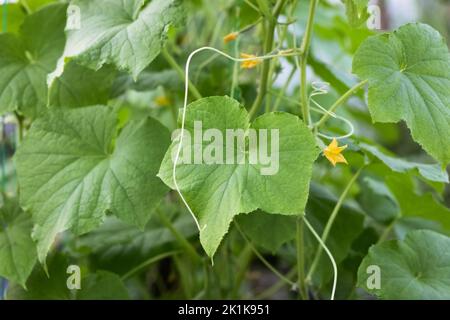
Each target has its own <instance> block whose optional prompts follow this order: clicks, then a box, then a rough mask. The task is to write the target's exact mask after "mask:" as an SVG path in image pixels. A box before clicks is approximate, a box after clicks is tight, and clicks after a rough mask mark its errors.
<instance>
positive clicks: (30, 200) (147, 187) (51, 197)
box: [15, 106, 170, 262]
mask: <svg viewBox="0 0 450 320" xmlns="http://www.w3.org/2000/svg"><path fill="white" fill-rule="evenodd" d="M117 124H118V121H117V115H116V114H115V113H114V112H112V110H111V109H110V108H107V107H103V106H95V107H87V108H81V109H73V110H62V109H54V110H53V111H52V112H49V113H47V114H46V116H45V117H42V118H39V119H37V120H36V121H35V122H34V123H33V125H32V127H31V129H30V131H29V133H28V135H27V136H26V138H25V139H24V141H23V143H22V144H21V146H20V148H19V149H18V151H17V155H16V159H15V160H16V165H17V174H18V179H19V184H20V186H21V193H20V201H21V204H22V206H23V207H24V208H25V209H26V210H29V211H30V212H31V214H32V215H33V220H34V222H35V229H34V232H33V237H34V239H36V240H37V241H38V256H39V260H40V261H41V262H43V261H44V260H45V256H46V254H47V252H48V250H49V249H50V247H51V244H52V243H53V241H54V239H55V237H56V236H57V235H58V234H59V233H60V232H63V231H65V230H69V229H71V230H72V231H73V232H74V233H75V234H82V233H86V232H88V231H90V230H92V229H94V228H95V227H97V226H98V225H99V224H100V223H101V222H102V221H103V219H104V218H105V213H106V212H107V211H109V212H112V213H113V214H115V215H116V216H118V217H119V218H120V219H122V220H124V221H126V222H128V223H134V224H136V225H138V226H141V227H143V226H144V225H145V224H146V222H147V220H148V219H149V215H150V214H151V211H152V209H154V208H155V207H156V206H157V205H158V203H159V201H160V200H161V199H162V197H163V196H164V194H165V193H166V192H167V189H166V187H165V186H164V184H162V183H161V181H160V180H159V179H158V178H157V177H156V173H157V172H158V168H159V165H160V163H161V160H162V158H163V156H164V152H165V151H166V150H167V147H168V146H169V143H170V138H169V132H168V130H167V129H166V128H165V127H163V126H162V125H161V124H160V123H159V122H157V121H156V120H153V119H152V118H145V119H143V120H141V121H131V122H129V123H128V124H127V125H126V126H125V127H124V128H123V129H122V131H121V132H120V134H118V135H117Z"/></svg>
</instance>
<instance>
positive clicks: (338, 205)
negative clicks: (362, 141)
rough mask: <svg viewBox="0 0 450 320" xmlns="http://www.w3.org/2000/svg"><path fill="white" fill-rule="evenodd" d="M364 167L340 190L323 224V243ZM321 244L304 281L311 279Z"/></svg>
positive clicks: (320, 251) (319, 254) (317, 261)
mask: <svg viewBox="0 0 450 320" xmlns="http://www.w3.org/2000/svg"><path fill="white" fill-rule="evenodd" d="M363 169H364V166H363V167H361V168H359V170H358V171H357V172H356V173H355V174H354V175H353V177H352V179H351V180H350V181H349V183H348V184H347V186H346V187H345V189H344V191H343V192H342V194H341V196H340V197H339V199H338V202H337V203H336V205H335V206H334V209H333V211H332V212H331V215H330V217H329V218H328V221H327V224H326V225H325V228H324V230H323V233H322V237H321V239H322V241H323V243H325V242H326V241H327V239H328V235H329V234H330V230H331V227H332V226H333V223H334V221H335V220H336V217H337V215H338V213H339V210H340V209H341V207H342V205H343V204H344V200H345V198H346V197H347V195H348V193H349V192H350V189H351V188H352V186H353V184H354V183H355V182H356V180H357V179H358V177H359V175H360V174H361V172H362V170H363ZM322 250H323V248H322V246H318V247H317V251H316V255H315V256H314V260H313V263H312V265H311V268H310V269H309V272H308V275H307V276H306V281H308V282H309V281H311V277H312V275H313V274H314V271H316V268H317V265H318V264H319V260H320V256H321V254H322Z"/></svg>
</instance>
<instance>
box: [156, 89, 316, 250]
mask: <svg viewBox="0 0 450 320" xmlns="http://www.w3.org/2000/svg"><path fill="white" fill-rule="evenodd" d="M197 121H199V122H201V123H202V126H203V129H204V130H207V129H216V130H217V131H219V132H220V134H221V135H222V136H223V137H226V135H227V133H226V132H227V129H229V130H236V129H241V130H243V131H244V132H245V134H246V135H249V129H254V130H255V131H256V132H257V133H260V132H262V131H265V130H267V138H268V141H267V144H268V146H266V147H267V148H268V150H270V148H271V145H272V140H271V139H272V135H271V132H272V131H271V130H278V134H279V140H278V142H279V143H278V147H279V152H278V155H279V161H278V171H277V172H276V173H275V174H273V175H263V174H262V173H261V169H262V168H263V167H265V165H262V164H261V163H260V162H258V163H257V164H251V163H250V161H248V160H249V157H247V156H245V161H244V162H243V163H242V164H218V162H216V163H212V164H206V163H200V164H189V163H188V164H181V163H179V164H178V166H177V182H178V185H179V187H180V190H181V192H182V193H183V195H184V196H185V197H186V199H187V201H188V203H189V205H190V207H191V208H192V210H193V212H194V214H195V215H196V216H197V218H198V220H199V223H200V227H201V231H200V241H201V243H202V245H203V247H204V249H205V251H206V252H207V254H208V255H209V256H211V257H212V256H213V255H214V253H215V251H216V249H217V247H218V246H219V244H220V242H221V240H222V238H223V236H224V235H225V234H226V233H227V231H228V227H229V224H230V222H231V221H232V220H233V217H234V216H235V215H237V214H239V213H248V212H252V211H254V210H256V209H258V208H260V209H262V210H263V211H265V212H268V213H277V214H284V215H299V214H303V212H304V209H305V204H306V200H307V199H308V191H309V182H310V179H311V171H312V165H313V162H314V160H315V159H316V157H317V156H318V153H319V152H318V149H317V148H316V146H315V141H314V137H313V135H312V134H311V132H310V131H309V129H308V128H307V126H306V125H304V124H303V122H301V121H300V119H299V118H298V117H296V116H293V115H291V114H287V113H269V114H265V115H263V116H261V117H259V118H257V119H256V120H255V121H254V122H253V123H252V124H250V123H249V119H248V113H247V111H246V110H245V108H243V107H242V106H240V105H239V102H237V101H235V100H233V99H231V98H228V97H209V98H204V99H201V100H198V101H196V102H194V103H192V104H190V105H189V106H188V108H187V111H186V130H187V131H188V132H190V133H191V136H192V137H194V135H193V133H194V122H197ZM210 139H211V137H210ZM225 140H226V139H225V138H223V141H222V142H219V145H221V147H222V143H223V144H225ZM185 142H186V140H185ZM185 142H183V144H185ZM247 142H248V140H247ZM191 143H192V145H191V149H192V150H193V151H194V150H195V151H197V152H196V154H198V153H200V152H201V151H199V150H198V148H199V145H200V144H202V143H203V145H204V147H205V148H207V146H208V145H210V144H211V142H209V143H208V142H207V141H203V142H202V141H197V142H196V141H195V139H192V141H191ZM216 143H217V141H215V144H216ZM178 145H179V141H178V139H177V140H175V141H174V142H173V143H172V146H171V148H169V150H168V152H167V153H166V156H165V158H164V161H163V163H162V165H161V169H160V172H159V176H160V177H161V179H162V180H163V181H164V182H165V183H166V184H167V185H168V186H170V187H171V188H173V189H174V188H175V186H174V181H173V177H172V167H173V161H172V153H173V152H174V150H172V149H173V148H175V147H176V146H178ZM237 145H238V144H237V143H236V144H234V149H232V150H233V151H234V154H238V153H239V152H242V150H239V151H238V150H237ZM223 147H226V146H223ZM205 150H206V149H205ZM223 150H225V149H223ZM259 150H261V148H259ZM253 151H255V150H253ZM247 152H248V150H247ZM275 153H276V151H273V154H275ZM223 154H224V155H225V152H223ZM247 155H248V154H247ZM234 160H237V159H236V158H235V159H234ZM236 162H237V161H234V163H236ZM224 163H225V161H224Z"/></svg>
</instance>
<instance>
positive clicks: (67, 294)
mask: <svg viewBox="0 0 450 320" xmlns="http://www.w3.org/2000/svg"><path fill="white" fill-rule="evenodd" d="M69 265H70V263H69V259H68V258H67V257H65V256H63V255H61V254H57V255H55V256H52V257H50V258H49V268H48V276H47V274H46V272H45V271H44V270H43V268H42V267H41V266H39V265H38V266H36V268H35V269H34V271H33V273H32V274H31V276H30V278H29V279H28V281H27V290H24V289H23V288H21V287H19V286H17V285H16V284H14V283H12V284H11V285H10V286H9V288H8V291H7V294H6V298H7V299H8V300H72V299H74V300H119V299H120V300H122V299H123V300H125V299H129V295H128V292H127V289H126V288H125V285H124V284H123V282H122V280H121V279H120V278H119V276H118V275H116V274H114V273H111V272H107V271H102V270H99V271H97V272H96V273H89V274H86V275H85V274H84V273H85V269H81V274H80V276H81V282H80V289H79V290H73V291H71V290H69V289H68V288H67V279H68V277H69V276H71V274H69V273H67V268H68V267H69Z"/></svg>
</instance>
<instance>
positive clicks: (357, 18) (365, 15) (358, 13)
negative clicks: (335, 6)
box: [342, 0, 370, 28]
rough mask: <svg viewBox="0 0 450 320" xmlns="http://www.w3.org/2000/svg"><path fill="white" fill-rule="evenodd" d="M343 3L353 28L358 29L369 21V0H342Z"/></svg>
mask: <svg viewBox="0 0 450 320" xmlns="http://www.w3.org/2000/svg"><path fill="white" fill-rule="evenodd" d="M342 2H343V3H344V5H345V13H346V15H347V19H348V23H349V24H350V26H351V27H353V28H358V27H360V26H361V25H362V24H363V23H364V22H366V21H367V19H369V17H370V14H369V12H368V11H367V6H368V5H369V0H342Z"/></svg>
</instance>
